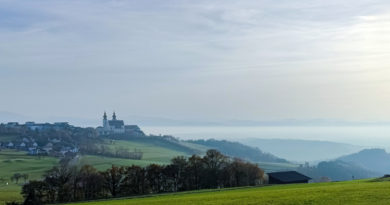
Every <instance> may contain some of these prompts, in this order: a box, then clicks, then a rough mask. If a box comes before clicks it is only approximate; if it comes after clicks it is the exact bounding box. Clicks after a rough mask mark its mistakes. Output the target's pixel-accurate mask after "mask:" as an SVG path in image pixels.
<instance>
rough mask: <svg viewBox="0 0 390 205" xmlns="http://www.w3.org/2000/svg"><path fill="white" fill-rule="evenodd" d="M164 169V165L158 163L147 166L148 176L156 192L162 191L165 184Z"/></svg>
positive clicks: (151, 186) (153, 190)
mask: <svg viewBox="0 0 390 205" xmlns="http://www.w3.org/2000/svg"><path fill="white" fill-rule="evenodd" d="M163 169H164V167H163V166H160V165H158V164H151V165H149V166H147V167H146V178H147V180H148V182H149V185H150V188H151V189H152V192H154V193H158V192H160V191H161V188H162V184H163Z"/></svg>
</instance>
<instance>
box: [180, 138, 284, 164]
mask: <svg viewBox="0 0 390 205" xmlns="http://www.w3.org/2000/svg"><path fill="white" fill-rule="evenodd" d="M187 142H189V143H193V144H199V145H203V146H207V147H210V148H213V149H217V150H219V151H220V152H222V153H223V154H225V155H228V156H231V157H238V158H241V159H244V160H249V161H252V162H279V163H286V162H288V161H287V160H285V159H282V158H279V157H276V156H275V155H272V154H269V153H265V152H263V151H261V150H260V149H259V148H256V147H251V146H247V145H244V144H241V143H239V142H231V141H226V140H214V139H209V140H189V141H187Z"/></svg>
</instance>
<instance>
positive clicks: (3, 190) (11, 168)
mask: <svg viewBox="0 0 390 205" xmlns="http://www.w3.org/2000/svg"><path fill="white" fill-rule="evenodd" d="M57 163H58V159H55V158H53V157H42V158H41V159H39V158H38V157H34V156H28V155H26V152H17V151H14V150H2V151H0V178H3V179H5V181H1V182H0V205H2V204H5V202H7V201H14V200H15V201H21V200H22V196H21V195H20V190H21V186H22V184H23V179H21V180H19V184H15V183H14V182H11V180H10V178H11V176H12V175H13V174H14V173H21V174H24V173H27V174H28V175H29V179H39V178H41V176H42V175H43V173H44V172H45V171H47V170H48V169H50V168H51V167H53V166H54V165H56V164H57ZM7 182H8V185H6V183H7Z"/></svg>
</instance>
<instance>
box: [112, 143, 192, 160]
mask: <svg viewBox="0 0 390 205" xmlns="http://www.w3.org/2000/svg"><path fill="white" fill-rule="evenodd" d="M106 143H108V142H107V141H106ZM108 146H109V147H110V148H111V149H113V150H115V148H120V147H124V148H126V149H129V150H130V151H133V150H134V149H137V150H141V151H142V152H143V157H142V160H141V161H152V162H153V163H156V162H159V163H169V162H170V160H171V159H172V158H173V157H176V156H179V155H184V156H187V155H188V154H186V153H185V152H180V151H177V150H174V149H170V148H167V147H163V146H159V145H155V144H152V143H149V142H140V141H139V142H134V141H127V140H115V142H114V144H109V145H108ZM134 161H136V160H134Z"/></svg>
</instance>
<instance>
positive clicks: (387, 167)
mask: <svg viewBox="0 0 390 205" xmlns="http://www.w3.org/2000/svg"><path fill="white" fill-rule="evenodd" d="M338 160H341V161H344V162H352V163H355V164H357V165H359V166H361V167H363V168H365V169H368V170H372V171H375V172H379V173H381V174H389V173H390V154H389V153H387V152H386V151H385V150H384V149H365V150H362V151H360V152H358V153H355V154H350V155H346V156H343V157H340V158H338Z"/></svg>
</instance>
